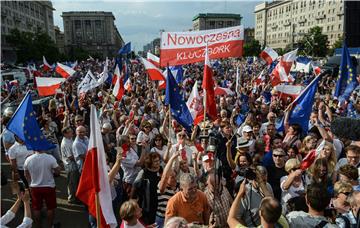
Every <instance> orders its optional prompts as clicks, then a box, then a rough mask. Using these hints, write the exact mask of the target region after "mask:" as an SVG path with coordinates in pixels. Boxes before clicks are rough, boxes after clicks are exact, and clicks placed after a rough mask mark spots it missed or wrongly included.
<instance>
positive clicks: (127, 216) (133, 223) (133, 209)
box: [120, 200, 145, 228]
mask: <svg viewBox="0 0 360 228" xmlns="http://www.w3.org/2000/svg"><path fill="white" fill-rule="evenodd" d="M141 216H142V209H141V207H139V205H138V203H137V202H136V201H135V200H129V201H126V202H124V203H123V204H122V205H121V208H120V217H121V219H122V220H123V221H122V223H121V226H120V227H121V228H130V227H132V228H145V226H144V225H143V224H141V223H140V222H139V218H141Z"/></svg>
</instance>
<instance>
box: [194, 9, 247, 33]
mask: <svg viewBox="0 0 360 228" xmlns="http://www.w3.org/2000/svg"><path fill="white" fill-rule="evenodd" d="M241 18H242V17H241V16H240V14H228V13H200V14H198V15H196V16H195V17H194V18H193V30H194V31H199V30H207V29H219V28H226V27H232V26H237V25H240V24H241Z"/></svg>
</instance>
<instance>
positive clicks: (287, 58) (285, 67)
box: [271, 49, 297, 86]
mask: <svg viewBox="0 0 360 228" xmlns="http://www.w3.org/2000/svg"><path fill="white" fill-rule="evenodd" d="M296 53H297V49H296V50H294V51H291V52H288V53H286V54H284V55H283V56H282V57H281V59H280V61H279V63H278V64H277V65H276V67H275V69H274V70H273V72H272V79H271V84H272V86H276V85H278V84H280V83H281V82H292V81H294V79H293V78H292V77H291V75H289V74H290V69H291V66H292V64H293V62H294V61H295V60H296Z"/></svg>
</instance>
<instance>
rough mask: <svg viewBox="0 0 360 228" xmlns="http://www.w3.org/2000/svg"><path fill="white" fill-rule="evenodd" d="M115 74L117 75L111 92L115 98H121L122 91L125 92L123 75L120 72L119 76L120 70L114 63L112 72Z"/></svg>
mask: <svg viewBox="0 0 360 228" xmlns="http://www.w3.org/2000/svg"><path fill="white" fill-rule="evenodd" d="M115 75H119V76H117V77H116V83H115V86H114V88H113V91H112V94H113V95H114V96H115V97H116V99H117V100H119V101H120V100H121V98H122V97H123V95H124V93H125V88H124V75H123V74H122V75H121V76H120V70H119V67H118V66H117V65H116V68H115V72H114V76H115Z"/></svg>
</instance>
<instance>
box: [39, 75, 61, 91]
mask: <svg viewBox="0 0 360 228" xmlns="http://www.w3.org/2000/svg"><path fill="white" fill-rule="evenodd" d="M35 80H36V87H37V90H38V93H39V96H50V95H54V94H56V90H57V89H58V88H60V85H61V83H62V82H64V81H65V78H49V77H35Z"/></svg>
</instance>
